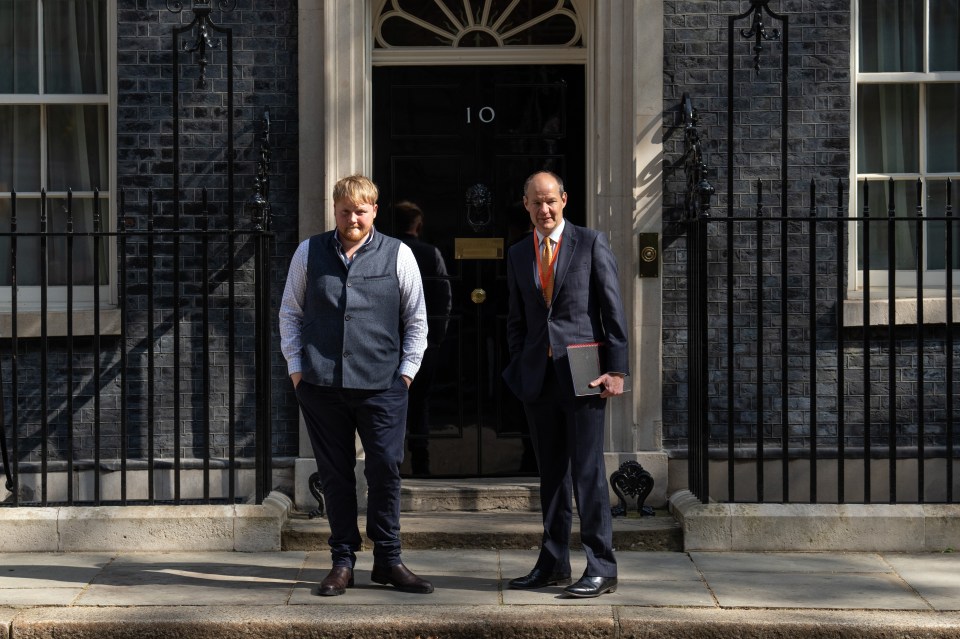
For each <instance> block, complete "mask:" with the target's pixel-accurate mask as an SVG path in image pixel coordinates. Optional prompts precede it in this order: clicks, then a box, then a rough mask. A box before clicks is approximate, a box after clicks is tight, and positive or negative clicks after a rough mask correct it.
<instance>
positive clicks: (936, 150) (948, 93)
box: [927, 84, 960, 173]
mask: <svg viewBox="0 0 960 639" xmlns="http://www.w3.org/2000/svg"><path fill="white" fill-rule="evenodd" d="M958 104H960V84H931V85H928V86H927V170H928V171H931V172H933V173H954V172H956V171H960V143H958V142H957V140H958V136H960V113H958V111H957V105H958Z"/></svg>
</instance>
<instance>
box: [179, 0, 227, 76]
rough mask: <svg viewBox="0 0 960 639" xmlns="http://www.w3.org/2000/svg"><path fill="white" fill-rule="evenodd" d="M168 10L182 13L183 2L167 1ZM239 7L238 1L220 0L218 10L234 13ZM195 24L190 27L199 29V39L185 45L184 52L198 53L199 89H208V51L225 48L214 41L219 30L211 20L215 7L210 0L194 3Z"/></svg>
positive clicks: (218, 41) (192, 23)
mask: <svg viewBox="0 0 960 639" xmlns="http://www.w3.org/2000/svg"><path fill="white" fill-rule="evenodd" d="M166 2H167V10H168V11H170V12H171V13H180V12H181V11H183V2H182V1H181V0H166ZM236 6H237V0H219V2H217V8H218V9H220V11H233V10H234V9H235V8H236ZM192 10H193V15H194V18H193V22H191V23H190V25H189V27H188V29H189V28H190V27H193V26H196V27H197V38H196V40H194V42H193V44H192V45H191V44H184V45H183V51H184V52H186V53H198V54H199V58H198V60H197V65H198V66H199V67H200V77H199V79H198V80H197V88H198V89H205V88H207V65H208V64H210V60H209V59H208V58H207V49H219V48H220V47H221V46H223V43H222V41H220V40H214V38H213V35H212V33H211V31H213V30H217V27H216V25H214V24H213V21H212V20H211V19H210V12H211V11H212V10H213V5H212V4H211V3H210V0H194V3H193V8H192Z"/></svg>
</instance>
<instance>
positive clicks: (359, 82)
mask: <svg viewBox="0 0 960 639" xmlns="http://www.w3.org/2000/svg"><path fill="white" fill-rule="evenodd" d="M386 1H387V0H364V1H363V2H360V1H357V0H301V1H300V2H298V4H297V6H298V47H299V50H298V57H299V65H300V73H299V74H298V76H299V113H300V122H299V132H300V136H299V137H300V146H299V166H300V193H299V198H300V201H299V234H300V237H301V238H306V237H308V236H310V235H312V234H313V233H316V232H319V231H322V230H324V229H327V228H332V227H333V220H332V203H331V202H330V201H329V199H330V196H329V193H330V192H331V191H332V188H333V183H334V182H335V181H336V179H337V178H338V177H340V176H343V175H348V174H350V173H355V172H367V173H369V172H370V170H371V169H372V148H373V144H372V78H371V75H372V71H371V69H372V66H373V64H374V62H375V60H376V63H377V64H392V63H396V64H412V63H420V62H424V63H425V62H426V61H427V60H430V63H431V64H437V63H438V60H437V59H436V58H437V57H440V56H448V57H451V58H453V59H454V62H455V63H456V64H467V63H469V61H471V60H475V61H476V62H477V63H480V61H481V60H482V61H483V63H484V64H514V63H537V62H544V61H546V60H545V57H549V61H550V62H551V63H553V62H559V61H560V58H559V57H558V56H561V55H562V56H566V55H571V56H572V55H574V53H571V50H569V49H567V50H557V49H540V48H539V47H538V48H530V49H529V50H526V51H525V50H523V49H521V48H519V47H518V48H503V49H500V50H496V51H495V50H492V49H491V50H485V51H484V50H481V51H479V52H477V51H476V50H474V51H470V50H459V49H458V50H452V49H438V48H430V49H429V50H421V49H419V48H418V49H416V50H407V51H401V52H397V51H390V52H387V51H382V50H381V51H376V52H374V49H373V16H374V11H375V10H376V9H377V8H378V7H380V6H382V5H383V3H384V2H386ZM571 1H572V2H573V4H574V5H575V6H576V8H577V11H578V13H579V14H580V16H581V19H582V25H583V32H582V34H583V41H584V43H585V45H586V46H585V47H584V48H582V49H577V50H575V51H577V52H578V53H577V54H576V55H583V56H585V59H584V60H583V63H584V64H585V65H586V70H585V75H586V85H587V86H586V91H587V95H586V111H587V113H586V130H587V131H588V132H589V135H588V137H587V140H586V148H587V158H586V163H585V164H586V170H587V176H588V179H589V180H590V182H589V183H588V190H589V193H584V194H574V195H576V196H579V197H583V198H584V205H585V210H586V215H587V223H588V225H590V226H591V227H593V228H596V229H599V230H602V231H605V232H606V233H607V235H608V237H609V238H610V240H611V245H612V248H613V251H614V254H615V255H616V256H617V259H618V262H619V265H620V271H621V293H622V295H623V300H624V305H625V308H626V310H627V314H628V319H629V321H630V322H631V324H632V325H633V327H634V330H633V334H632V335H631V337H632V340H631V364H632V366H633V371H634V375H633V376H632V390H633V392H632V393H629V394H628V395H626V397H625V398H622V399H617V400H614V401H611V402H610V404H609V406H608V409H607V432H608V436H607V447H606V448H607V450H608V451H609V454H608V466H611V465H612V468H613V469H614V470H615V469H616V467H617V465H618V464H619V461H617V460H620V461H623V460H625V459H628V458H629V459H638V458H641V459H642V461H641V463H642V464H643V465H644V467H645V468H646V469H648V470H650V472H651V473H652V474H653V475H654V477H655V480H656V484H655V493H656V494H654V495H652V496H651V497H652V499H651V501H652V502H654V503H655V502H657V501H659V499H660V493H661V491H664V490H665V488H666V484H667V468H666V455H665V454H664V453H663V451H662V446H661V437H660V433H661V420H662V409H661V392H660V388H661V375H660V371H661V359H660V358H661V347H660V343H661V342H660V329H661V302H660V297H661V295H660V293H661V288H660V284H661V281H660V279H659V278H648V279H643V278H639V277H637V276H636V273H637V268H638V265H639V249H638V247H637V240H636V239H635V238H636V235H637V234H638V233H657V234H659V233H660V232H661V222H662V186H661V180H662V128H663V111H664V100H663V97H664V96H663V4H662V0H571ZM453 51H455V53H453V54H452V55H451V52H453ZM321 211H322V212H323V213H322V214H318V212H321ZM301 430H302V429H301ZM300 448H301V455H302V456H305V457H310V456H311V455H312V453H311V451H310V447H309V443H308V442H307V441H306V438H305V436H303V434H302V433H301V445H300ZM651 455H654V457H651ZM298 475H299V473H298ZM300 483H301V482H299V481H298V486H299V485H300ZM298 489H299V488H298Z"/></svg>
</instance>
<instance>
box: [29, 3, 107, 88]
mask: <svg viewBox="0 0 960 639" xmlns="http://www.w3.org/2000/svg"><path fill="white" fill-rule="evenodd" d="M43 38H44V56H43V71H44V80H45V82H44V84H45V87H44V89H45V90H46V92H47V93H96V94H105V93H106V92H107V18H106V2H105V0H45V1H44V3H43Z"/></svg>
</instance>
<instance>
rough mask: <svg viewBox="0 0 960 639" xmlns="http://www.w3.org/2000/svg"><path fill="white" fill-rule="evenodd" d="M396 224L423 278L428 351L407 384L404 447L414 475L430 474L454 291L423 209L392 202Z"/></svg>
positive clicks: (401, 238) (406, 203) (407, 201)
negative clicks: (438, 382) (433, 420)
mask: <svg viewBox="0 0 960 639" xmlns="http://www.w3.org/2000/svg"><path fill="white" fill-rule="evenodd" d="M393 211H394V213H395V215H396V220H397V227H398V228H399V229H402V232H401V233H400V235H399V238H400V241H401V242H403V243H404V244H406V245H407V246H409V247H410V250H411V251H413V257H415V258H416V260H417V267H418V268H419V269H420V277H421V279H422V280H423V295H424V298H425V299H426V304H427V325H428V327H429V330H428V332H427V350H426V351H425V352H424V353H423V362H422V363H421V364H420V370H419V372H418V373H417V377H416V378H415V379H414V380H413V384H411V385H410V401H409V403H408V405H407V447H408V448H409V449H410V467H411V471H412V473H413V475H414V476H419V477H423V476H426V475H429V474H430V448H429V435H430V422H429V412H430V404H429V399H430V387H431V386H432V384H433V380H434V377H435V376H436V372H437V365H438V364H439V363H440V348H441V345H442V344H443V338H444V337H445V336H446V334H447V325H448V324H449V322H450V309H451V307H452V304H453V294H452V290H451V287H450V275H449V274H448V273H447V263H446V262H445V261H444V259H443V255H441V254H440V249H438V248H437V247H436V246H434V245H433V244H430V243H428V242H425V241H424V240H423V238H422V236H423V217H424V216H423V210H422V209H421V208H420V207H419V206H417V205H416V204H415V203H413V202H410V201H409V200H403V201H402V202H398V203H397V204H395V205H394V207H393Z"/></svg>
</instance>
